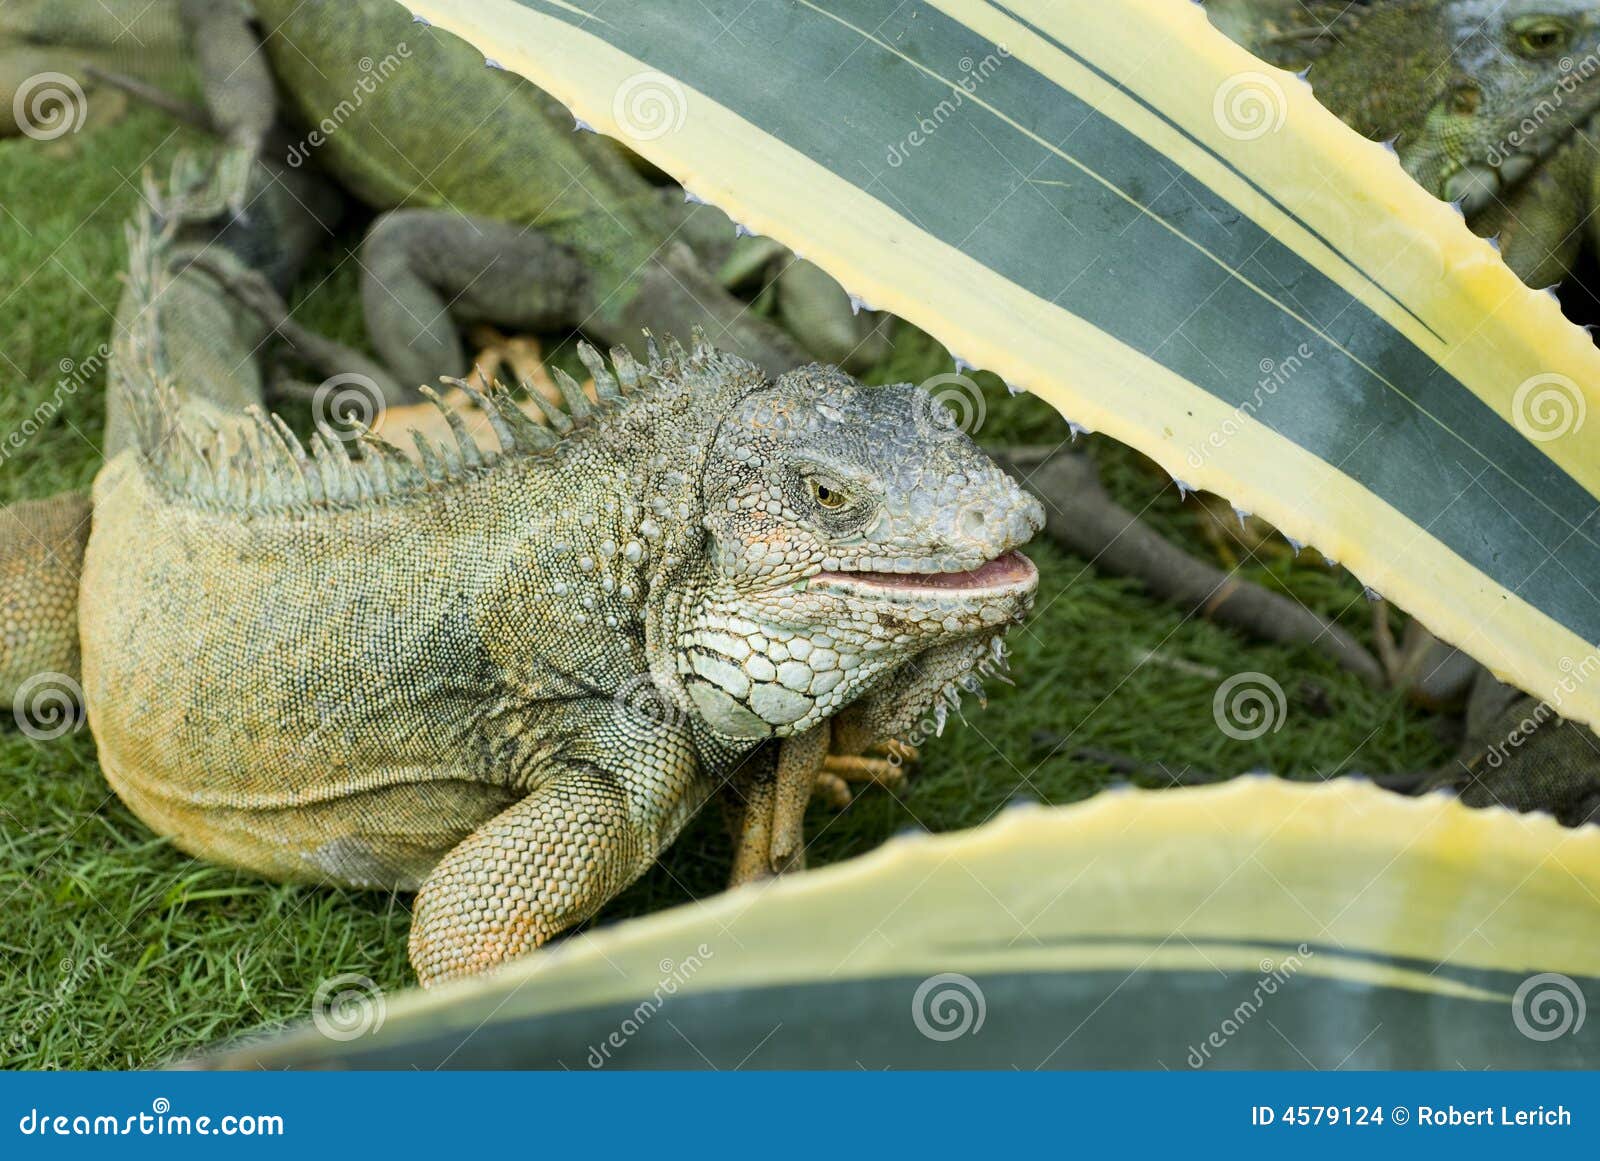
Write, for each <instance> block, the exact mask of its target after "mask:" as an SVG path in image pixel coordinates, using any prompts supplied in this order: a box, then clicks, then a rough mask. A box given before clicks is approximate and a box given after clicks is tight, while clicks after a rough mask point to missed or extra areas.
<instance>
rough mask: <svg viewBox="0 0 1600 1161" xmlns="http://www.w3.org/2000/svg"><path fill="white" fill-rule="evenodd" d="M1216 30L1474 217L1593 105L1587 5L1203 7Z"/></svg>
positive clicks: (1599, 24)
mask: <svg viewBox="0 0 1600 1161" xmlns="http://www.w3.org/2000/svg"><path fill="white" fill-rule="evenodd" d="M1207 11H1208V12H1209V13H1210V14H1211V17H1212V19H1213V21H1215V22H1216V24H1217V25H1218V27H1219V28H1221V29H1222V30H1223V31H1224V32H1226V33H1228V35H1230V36H1232V37H1233V38H1234V39H1236V40H1238V41H1239V42H1240V43H1242V44H1244V45H1245V46H1246V47H1248V48H1250V49H1251V51H1253V52H1255V53H1257V54H1258V55H1260V56H1262V57H1264V58H1265V59H1267V60H1269V61H1271V62H1272V63H1273V64H1277V65H1280V66H1281V67H1284V68H1289V69H1294V70H1297V71H1298V70H1301V69H1304V68H1306V67H1307V66H1309V67H1310V69H1311V72H1310V80H1311V83H1312V87H1313V89H1314V90H1315V91H1316V95H1317V98H1318V100H1320V101H1321V102H1322V103H1323V104H1325V105H1327V106H1328V107H1329V108H1330V109H1332V110H1333V111H1334V112H1335V113H1337V114H1338V115H1339V116H1340V117H1342V118H1344V119H1345V120H1346V121H1348V122H1349V123H1350V124H1351V125H1352V126H1353V127H1354V128H1356V129H1357V130H1358V131H1359V132H1361V133H1363V134H1365V135H1366V136H1369V137H1374V138H1380V139H1390V138H1396V137H1398V138H1399V148H1400V155H1401V159H1402V161H1403V163H1404V165H1405V168H1406V170H1407V172H1409V173H1410V174H1411V175H1412V176H1413V177H1414V178H1416V179H1417V181H1418V182H1420V183H1421V184H1422V185H1423V186H1424V187H1425V188H1426V189H1428V190H1429V191H1430V192H1432V193H1434V194H1436V195H1437V196H1439V197H1442V198H1445V199H1446V200H1448V201H1457V200H1462V201H1463V202H1464V205H1463V208H1464V209H1465V210H1466V212H1467V213H1469V214H1471V213H1474V212H1476V211H1477V210H1478V209H1480V208H1482V206H1483V205H1485V204H1487V202H1488V201H1489V200H1490V199H1491V198H1493V197H1494V196H1495V195H1496V194H1498V193H1499V191H1500V190H1501V189H1503V188H1505V187H1507V186H1510V185H1512V184H1514V183H1516V182H1517V181H1519V180H1521V179H1522V178H1523V177H1524V176H1526V175H1527V174H1528V173H1530V172H1531V171H1532V170H1533V169H1534V168H1535V167H1536V166H1537V165H1538V164H1539V162H1540V161H1541V160H1543V159H1544V158H1545V157H1547V156H1549V154H1550V153H1551V152H1553V151H1554V150H1555V149H1556V148H1557V147H1558V146H1559V145H1561V144H1562V143H1563V142H1565V141H1567V140H1569V139H1570V138H1571V136H1572V134H1573V133H1574V131H1575V130H1576V129H1577V128H1578V127H1580V126H1582V125H1583V124H1584V123H1585V122H1586V121H1587V120H1588V119H1589V117H1590V116H1591V115H1593V114H1594V113H1595V112H1596V110H1597V109H1600V5H1597V4H1596V3H1595V2H1594V0H1367V2H1365V3H1361V2H1357V3H1350V2H1347V0H1305V2H1303V3H1302V2H1300V0H1210V3H1208V4H1207Z"/></svg>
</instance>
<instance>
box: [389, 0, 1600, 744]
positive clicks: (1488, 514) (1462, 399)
mask: <svg viewBox="0 0 1600 1161" xmlns="http://www.w3.org/2000/svg"><path fill="white" fill-rule="evenodd" d="M410 7H411V8H413V9H414V10H415V11H416V12H417V13H418V14H419V15H420V16H422V17H424V18H425V19H427V20H428V21H431V22H432V23H434V24H436V25H437V26H439V27H440V28H443V29H447V30H449V31H451V32H454V33H456V34H458V35H460V36H462V37H464V38H465V39H467V40H468V41H470V42H471V43H472V44H474V45H475V46H477V47H478V48H479V49H480V50H481V51H482V52H483V53H484V55H485V56H486V57H489V58H493V60H494V61H495V62H496V63H497V64H498V65H500V66H502V67H505V68H509V69H514V70H516V71H518V72H520V73H522V74H523V75H524V76H526V77H528V78H529V79H531V80H532V81H534V82H535V83H537V84H539V85H540V86H542V87H544V88H545V89H547V90H549V91H550V92H552V93H553V94H554V95H555V96H557V97H558V98H559V99H561V100H562V101H564V102H565V103H566V104H567V105H568V106H569V107H570V108H571V109H572V110H573V111H574V113H575V115H576V117H577V118H578V119H579V120H580V121H581V122H582V123H583V124H584V125H586V126H591V127H594V128H596V129H598V130H599V131H600V132H603V133H607V134H612V135H614V136H616V137H618V138H620V139H621V140H622V141H624V142H625V143H627V144H628V145H629V146H631V147H632V148H633V149H635V150H636V151H638V152H639V153H641V154H642V155H644V156H645V157H646V158H648V159H649V160H650V161H651V162H653V163H654V164H656V165H658V166H660V167H661V168H662V169H664V170H666V171H667V172H668V173H670V174H672V175H673V176H674V177H676V178H678V179H679V180H681V181H682V182H683V183H684V184H685V186H686V187H687V188H688V189H689V190H690V191H691V192H692V193H693V194H694V195H696V196H698V197H700V198H703V199H705V200H707V201H710V202H713V203H715V204H717V205H719V206H721V207H722V208H723V209H724V210H726V211H728V212H729V213H730V214H731V216H732V217H733V218H734V219H735V220H736V221H738V222H741V223H743V224H744V225H745V226H747V227H748V228H750V229H752V230H755V231H757V232H760V233H765V234H770V235H771V236H773V237H774V238H776V239H778V240H779V241H781V242H783V243H785V244H786V245H788V246H791V247H793V248H794V249H795V250H797V251H798V252H800V253H802V254H804V256H805V257H807V258H809V259H811V260H812V261H814V262H816V263H817V264H819V265H820V266H821V267H822V268H823V269H825V270H827V271H828V272H829V273H830V274H832V275H833V276H834V277H835V278H837V279H839V281H840V282H842V283H843V284H844V285H845V287H846V288H847V289H849V290H850V291H851V292H853V293H854V294H855V295H857V296H858V297H859V298H860V299H862V300H864V301H865V302H867V303H869V304H870V305H872V306H874V307H880V308H884V309H888V310H891V311H894V312H895V313H897V314H900V315H903V316H904V317H906V318H907V319H909V320H911V321H912V322H914V323H916V324H917V325H919V326H921V327H923V328H924V329H926V330H928V331H929V332H931V333H932V334H933V335H934V336H935V337H937V338H938V339H939V340H941V341H942V342H944V343H945V344H946V346H947V347H948V348H949V349H950V350H951V351H952V352H953V353H954V354H956V355H958V356H961V357H962V358H964V359H965V360H966V361H967V362H970V363H972V364H975V365H978V366H983V367H987V368H989V369H991V370H993V371H995V372H997V373H998V374H1000V375H1001V376H1003V377H1004V378H1005V379H1006V380H1007V381H1008V382H1010V383H1011V384H1013V385H1015V386H1019V387H1025V388H1027V389H1029V390H1031V391H1036V392H1038V393H1039V394H1040V395H1042V396H1043V397H1044V398H1046V399H1048V400H1049V401H1050V402H1051V403H1052V404H1054V405H1055V406H1056V407H1057V408H1058V409H1059V410H1060V411H1061V412H1062V414H1064V415H1066V416H1067V417H1069V418H1070V419H1072V420H1073V421H1075V422H1076V423H1078V424H1080V425H1082V426H1085V427H1089V428H1093V429H1097V430H1101V431H1104V432H1107V433H1109V434H1110V435H1112V436H1114V437H1116V438H1117V439H1119V440H1122V441H1124V442H1126V443H1129V444H1132V445H1133V446H1134V447H1136V448H1138V449H1139V450H1140V451H1142V452H1144V453H1145V454H1147V455H1149V456H1150V457H1152V458H1153V459H1155V460H1156V461H1157V462H1158V463H1160V464H1162V465H1163V466H1164V467H1166V468H1167V469H1168V470H1169V471H1170V472H1171V473H1172V474H1173V475H1174V476H1175V477H1178V478H1180V479H1182V480H1183V481H1184V482H1185V483H1186V484H1188V485H1191V486H1193V487H1198V488H1205V489H1209V490H1212V491H1215V492H1219V493H1221V494H1222V495H1224V496H1226V497H1227V498H1228V499H1230V500H1231V501H1233V502H1234V503H1235V504H1236V505H1238V506H1239V507H1240V508H1243V509H1246V510H1249V511H1253V512H1256V513H1259V514H1260V515H1262V516H1263V517H1265V518H1266V519H1267V520H1269V521H1271V522H1272V523H1273V524H1275V525H1277V526H1278V527H1279V528H1280V529H1282V530H1283V532H1284V533H1285V534H1286V535H1288V536H1290V537H1292V538H1293V539H1295V540H1297V541H1300V542H1302V543H1308V544H1313V545H1316V546H1317V547H1318V548H1320V549H1321V550H1322V551H1323V552H1324V553H1326V554H1327V555H1328V556H1329V557H1331V558H1333V559H1336V560H1339V561H1341V562H1342V563H1344V564H1345V565H1347V566H1348V567H1349V568H1350V569H1351V570H1352V571H1353V572H1354V573H1355V574H1356V575H1357V576H1358V577H1360V578H1361V579H1362V580H1363V581H1364V582H1365V583H1366V584H1367V585H1369V586H1370V587H1371V588H1373V589H1374V590H1376V591H1378V592H1381V593H1382V594H1383V595H1385V596H1386V597H1389V598H1391V599H1392V600H1394V601H1396V602H1397V603H1399V604H1400V605H1401V606H1403V607H1405V608H1406V609H1408V610H1410V611H1411V612H1413V613H1414V614H1415V615H1417V616H1418V617H1420V618H1421V619H1422V620H1423V621H1424V622H1425V623H1426V624H1427V625H1428V626H1429V627H1430V628H1431V629H1432V630H1433V631H1434V632H1435V633H1437V634H1438V635H1440V636H1441V637H1443V638H1445V639H1446V640H1449V641H1450V642H1452V643H1453V644H1456V645H1458V646H1460V647H1461V648H1463V649H1464V650H1466V651H1467V652H1469V653H1471V654H1472V655H1473V656H1475V657H1477V658H1479V659H1480V660H1482V661H1483V662H1485V663H1486V664H1487V665H1489V666H1490V668H1492V669H1493V670H1494V671H1495V672H1496V673H1498V674H1500V675H1501V676H1503V677H1505V678H1507V679H1508V680H1512V681H1515V682H1516V683H1517V684H1519V685H1521V686H1522V687H1523V688H1525V689H1527V690H1529V691H1531V692H1533V693H1536V694H1539V695H1541V696H1543V697H1545V698H1546V699H1549V700H1551V701H1552V702H1553V703H1554V704H1557V705H1558V706H1559V708H1560V710H1561V712H1562V713H1563V714H1566V715H1567V716H1569V717H1574V718H1578V719H1581V720H1584V721H1587V722H1589V723H1595V722H1597V721H1600V681H1590V680H1586V679H1587V678H1588V677H1589V676H1590V675H1591V673H1593V672H1600V657H1597V656H1596V655H1595V653H1594V643H1595V642H1597V641H1600V599H1597V583H1600V582H1597V581H1596V580H1595V578H1596V577H1600V540H1597V536H1600V522H1597V521H1596V520H1595V512H1596V509H1597V501H1596V494H1597V492H1600V423H1596V422H1594V421H1592V420H1591V421H1590V422H1588V423H1585V422H1584V418H1585V416H1586V414H1587V413H1588V412H1589V411H1590V410H1593V408H1594V405H1595V403H1596V386H1595V385H1596V383H1597V382H1600V356H1597V354H1596V352H1595V350H1594V348H1593V345H1592V344H1591V343H1590V342H1589V340H1588V339H1587V337H1586V336H1585V335H1584V334H1583V333H1582V332H1581V331H1580V330H1579V329H1577V328H1575V327H1573V326H1571V325H1569V324H1568V323H1567V322H1566V321H1565V320H1564V319H1563V318H1562V316H1561V314H1560V312H1559V310H1558V308H1557V305H1556V303H1555V302H1554V301H1552V300H1551V299H1550V298H1549V297H1548V296H1543V295H1540V294H1539V293H1537V292H1534V291H1530V290H1528V289H1527V288H1525V287H1524V286H1522V285H1521V284H1520V283H1519V282H1518V281H1517V279H1516V278H1515V277H1514V276H1513V275H1512V274H1511V273H1510V271H1508V270H1507V269H1505V268H1504V266H1503V265H1502V263H1501V262H1500V261H1499V259H1498V257H1497V256H1496V254H1495V252H1494V250H1493V249H1492V247H1491V246H1490V245H1489V243H1487V242H1485V241H1483V240H1481V239H1478V238H1476V237H1474V236H1473V235H1472V234H1471V232H1470V231H1468V230H1467V229H1466V228H1465V226H1464V225H1463V223H1462V222H1461V220H1460V218H1459V216H1458V215H1457V214H1456V213H1455V212H1454V211H1453V210H1452V209H1451V207H1449V206H1447V205H1444V204H1443V203H1440V202H1438V201H1436V200H1434V199H1433V198H1431V197H1429V196H1428V195H1427V194H1426V193H1424V192H1423V191H1422V190H1421V189H1419V188H1417V187H1416V186H1415V185H1414V184H1413V183H1412V182H1411V181H1410V180H1409V179H1408V178H1407V177H1406V176H1405V174H1404V173H1403V172H1402V171H1401V169H1400V166H1399V164H1398V162H1397V161H1396V159H1395V158H1394V156H1393V154H1392V153H1391V152H1389V151H1388V150H1387V149H1386V148H1385V147H1384V146H1382V145H1380V144H1377V143H1374V142H1370V141H1366V140H1363V139H1362V138H1360V137H1358V136H1357V135H1356V134H1354V133H1352V132H1351V131H1350V130H1348V129H1347V128H1345V127H1344V126H1343V125H1341V124H1340V123H1339V122H1338V121H1337V119H1336V118H1334V117H1333V116H1332V115H1331V114H1329V113H1328V112H1327V111H1326V110H1324V109H1323V108H1322V107H1321V106H1320V105H1318V104H1317V103H1316V101H1315V99H1314V98H1313V97H1312V96H1311V93H1310V91H1309V89H1308V88H1307V87H1306V86H1305V85H1304V84H1303V83H1302V82H1301V81H1300V80H1299V79H1298V78H1297V77H1295V76H1293V75H1291V74H1289V73H1286V72H1283V71H1281V70H1278V69H1275V68H1273V67H1271V66H1269V65H1266V64H1264V63H1263V62H1261V61H1259V60H1257V59H1255V58H1254V57H1252V56H1250V55H1249V54H1248V53H1246V52H1245V51H1244V50H1243V49H1241V48H1239V47H1237V46H1236V45H1234V44H1232V43H1231V42H1229V41H1228V40H1227V39H1226V38H1224V37H1223V36H1222V35H1221V34H1220V33H1218V32H1217V31H1216V30H1214V29H1213V28H1211V27H1210V26H1209V25H1208V24H1207V22H1206V19H1205V14H1204V12H1203V11H1202V10H1201V9H1200V8H1199V7H1198V6H1194V5H1185V4H1178V3H1174V2H1173V0H1120V2H1119V3H1116V4H1071V5H1062V4H1056V3H1051V2H1049V0H1007V2H1004V3H1001V2H998V0H996V2H989V0H935V2H932V3H918V4H906V5H900V6H898V7H896V8H894V9H893V11H892V13H890V14H889V15H888V16H887V17H885V15H884V11H883V8H882V6H881V5H875V4H871V3H868V2H867V0H831V2H829V3H827V4H820V3H813V2H812V0H773V2H770V3H761V4H746V3H745V2H744V0H653V2H652V3H650V4H628V5H617V4H603V3H601V2H600V0H451V2H449V3H446V2H444V0H412V2H411V4H410Z"/></svg>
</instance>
